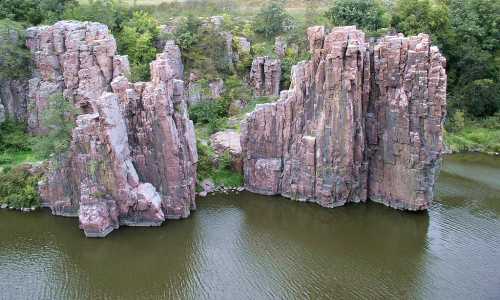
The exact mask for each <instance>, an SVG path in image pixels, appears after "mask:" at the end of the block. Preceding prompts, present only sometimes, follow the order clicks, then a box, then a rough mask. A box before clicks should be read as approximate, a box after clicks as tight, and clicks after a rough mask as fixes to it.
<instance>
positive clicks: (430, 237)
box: [0, 155, 500, 299]
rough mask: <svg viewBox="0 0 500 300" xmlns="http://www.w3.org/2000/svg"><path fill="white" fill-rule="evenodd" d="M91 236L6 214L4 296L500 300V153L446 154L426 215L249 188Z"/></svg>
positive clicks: (2, 225) (1, 215) (60, 221)
mask: <svg viewBox="0 0 500 300" xmlns="http://www.w3.org/2000/svg"><path fill="white" fill-rule="evenodd" d="M198 203H199V209H198V211H196V212H195V213H194V214H193V215H192V217H191V218H190V219H187V220H183V221H173V222H168V223H167V224H166V225H164V226H162V227H160V228H154V229H142V228H122V229H120V230H118V231H115V232H113V233H112V234H111V235H110V236H109V238H107V239H104V240H98V239H86V238H84V237H83V234H82V232H80V230H79V229H78V226H77V220H76V219H67V218H61V217H52V216H50V215H49V214H48V213H47V212H46V211H44V212H38V213H33V214H21V213H17V212H10V211H0V299H4V298H5V299H139V298H141V299H157V298H170V299H205V298H214V299H266V298H287V299H291V298H294V299H297V298H300V299H321V298H364V299H388V298H392V299H422V298H427V299H428V298H432V299H450V298H453V299H477V298H483V299H500V158H494V157H487V156H482V155H455V156H451V157H447V158H446V160H445V162H444V165H443V171H442V173H441V176H440V180H439V184H438V199H436V201H435V203H434V205H433V207H432V209H431V210H430V211H429V212H428V213H405V212H400V211H395V210H392V209H389V208H386V207H384V206H382V205H378V204H374V203H369V204H367V205H362V204H360V205H349V206H347V207H341V208H335V209H323V208H320V207H318V206H316V205H313V204H305V203H298V202H293V201H289V200H285V199H282V198H279V197H264V196H257V195H252V194H249V193H243V194H239V195H228V196H220V195H218V196H213V197H208V198H205V199H202V200H199V201H198Z"/></svg>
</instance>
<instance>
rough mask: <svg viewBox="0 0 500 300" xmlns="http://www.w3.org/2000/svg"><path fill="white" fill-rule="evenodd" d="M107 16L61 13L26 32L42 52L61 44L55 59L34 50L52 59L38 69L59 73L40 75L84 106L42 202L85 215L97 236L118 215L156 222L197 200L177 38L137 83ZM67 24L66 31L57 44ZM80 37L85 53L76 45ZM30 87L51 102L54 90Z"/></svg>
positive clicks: (119, 219) (133, 222) (122, 219)
mask: <svg viewBox="0 0 500 300" xmlns="http://www.w3.org/2000/svg"><path fill="white" fill-rule="evenodd" d="M60 23H63V24H60ZM102 26H103V25H101V24H97V23H86V22H85V23H79V22H59V23H56V24H55V25H54V26H49V27H37V28H32V29H30V30H31V31H32V32H36V34H35V35H32V38H31V39H30V40H28V44H32V45H31V48H32V49H45V50H37V51H42V52H41V53H38V52H36V51H35V52H34V53H35V54H37V53H38V55H40V56H41V55H42V53H44V52H43V51H48V53H51V51H56V50H55V49H59V48H60V49H63V50H62V53H63V54H57V55H54V60H53V61H52V64H51V65H50V67H48V68H45V67H46V65H45V64H44V63H43V62H45V61H46V59H47V58H43V57H38V58H37V57H35V60H36V59H38V61H36V62H37V66H38V67H44V68H45V69H40V74H52V75H51V76H48V75H47V76H45V75H42V76H41V77H40V78H35V80H32V82H36V83H37V84H39V85H44V84H45V85H48V86H51V85H52V86H56V87H57V88H54V89H53V90H54V91H58V90H63V91H64V94H65V95H69V97H70V99H72V100H73V101H74V103H75V104H76V105H78V106H80V107H81V108H82V109H83V110H84V113H85V114H82V115H80V116H78V118H77V121H76V125H77V126H76V128H75V129H74V130H73V136H72V142H71V147H70V150H69V151H68V152H67V153H65V154H64V155H63V156H62V157H60V158H59V159H58V160H57V161H55V162H52V163H51V166H50V168H49V171H48V172H47V177H46V179H45V180H44V181H43V182H41V184H40V194H41V198H42V203H43V205H44V206H47V207H50V208H51V210H52V212H53V213H54V214H57V215H64V216H78V217H79V220H80V227H81V228H82V229H83V230H84V232H85V234H86V235H87V236H89V237H102V236H106V235H107V234H108V233H109V232H111V231H112V230H113V229H116V228H118V227H119V226H120V225H129V226H157V225H160V224H161V223H162V222H163V221H164V220H165V219H178V218H185V217H187V216H189V214H190V210H191V209H195V203H194V195H195V178H196V162H197V159H198V158H197V153H196V148H195V147H196V146H195V135H194V127H193V123H192V122H191V121H190V120H189V118H188V114H187V107H186V101H185V97H184V83H183V81H181V80H179V79H177V78H178V77H179V74H181V73H180V72H179V70H182V67H181V66H179V65H178V64H179V63H180V60H179V59H178V58H179V57H178V56H177V54H176V51H175V45H171V44H167V45H166V47H165V49H166V51H165V52H164V53H161V54H158V55H157V58H156V60H155V61H154V62H152V63H151V78H152V80H151V82H141V83H130V82H129V81H128V79H127V77H126V76H125V75H127V74H128V61H127V59H126V57H123V56H119V55H117V54H116V45H115V43H114V39H113V38H112V37H111V36H110V35H109V34H108V33H107V28H105V26H104V27H102ZM61 28H63V29H64V30H65V31H64V34H63V37H64V38H65V39H64V40H63V41H62V42H61V43H62V44H58V43H59V42H57V43H56V42H54V41H58V39H57V38H56V37H57V36H59V34H60V33H59V30H60V29H61ZM82 31H83V33H82ZM96 32H98V33H96ZM94 33H95V34H94ZM96 36H99V37H101V38H104V39H95V37H96ZM72 37H77V38H75V39H73V38H72ZM42 41H45V42H46V43H42ZM75 41H77V42H75ZM75 43H76V44H78V47H77V48H78V49H79V50H78V51H76V52H77V53H73V52H74V51H70V52H69V53H68V49H73V48H74V47H73V45H74V44H75ZM34 45H44V46H43V47H42V48H41V47H40V46H34ZM64 49H65V50H66V51H64ZM88 49H92V51H87V50H88ZM89 52H90V53H89ZM67 56H71V57H73V56H75V57H76V58H75V59H76V61H74V62H73V63H75V65H73V64H71V65H67V64H66V63H68V62H66V61H65V59H66V58H67ZM60 59H61V61H59V60H60ZM68 68H70V70H68ZM70 71H71V72H70ZM73 71H74V72H73ZM68 72H70V74H69V75H68V74H67V73H68ZM60 74H63V75H64V74H66V75H64V76H62V78H61V77H59V76H60ZM75 74H76V77H74V76H70V75H75ZM89 76H97V77H98V78H91V77H89ZM54 78H55V79H57V80H54ZM108 78H109V80H108ZM30 83H31V82H30ZM48 90H49V91H52V90H51V89H48ZM30 93H31V94H33V95H35V96H34V98H32V99H33V101H34V103H35V105H36V108H37V110H38V111H43V108H44V107H43V105H44V102H43V99H47V97H48V96H47V97H45V94H44V95H43V97H41V96H40V95H41V94H40V93H41V91H40V90H39V89H38V90H37V89H32V90H31V89H30ZM49 94H50V93H49V92H47V95H49ZM33 128H37V127H33ZM38 129H40V128H39V127H38Z"/></svg>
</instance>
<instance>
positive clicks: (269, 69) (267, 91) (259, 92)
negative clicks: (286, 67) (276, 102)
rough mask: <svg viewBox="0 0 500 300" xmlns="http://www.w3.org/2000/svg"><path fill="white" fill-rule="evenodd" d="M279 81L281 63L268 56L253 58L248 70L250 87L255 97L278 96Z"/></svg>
mask: <svg viewBox="0 0 500 300" xmlns="http://www.w3.org/2000/svg"><path fill="white" fill-rule="evenodd" d="M280 81H281V61H280V60H279V59H273V58H270V57H268V56H264V57H262V56H259V57H256V58H254V60H253V62H252V69H251V70H250V86H251V87H252V88H253V90H254V94H255V96H257V97H261V96H278V95H279V92H280V91H279V89H280Z"/></svg>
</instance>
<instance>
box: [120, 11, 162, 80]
mask: <svg viewBox="0 0 500 300" xmlns="http://www.w3.org/2000/svg"><path fill="white" fill-rule="evenodd" d="M158 25H159V24H158V22H157V21H156V19H155V18H154V17H152V16H151V15H149V14H147V13H146V12H134V13H133V16H132V19H130V20H128V21H127V22H126V23H124V24H123V29H122V30H121V32H120V34H119V35H118V48H119V49H120V52H122V53H125V54H127V55H128V58H129V61H130V65H131V67H130V73H131V79H132V81H148V80H149V78H150V72H149V63H150V62H151V61H153V60H154V59H155V57H156V48H155V47H154V45H155V42H156V40H157V39H158V36H159V34H160V31H159V29H158Z"/></svg>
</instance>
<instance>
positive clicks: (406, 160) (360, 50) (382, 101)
mask: <svg viewBox="0 0 500 300" xmlns="http://www.w3.org/2000/svg"><path fill="white" fill-rule="evenodd" d="M308 37H309V42H310V50H311V53H312V55H313V58H312V60H311V61H308V62H303V63H300V64H298V65H296V66H294V68H293V69H292V86H291V89H290V90H288V91H283V92H282V93H281V95H280V100H279V101H277V102H275V103H270V104H264V105H259V106H258V107H257V109H256V110H255V111H254V112H252V113H251V114H249V115H248V117H247V119H246V120H245V121H244V122H243V123H242V126H241V133H242V134H241V144H242V151H243V159H244V174H245V188H246V189H247V190H249V191H253V192H256V193H261V194H268V195H273V194H281V195H283V196H285V197H289V198H292V199H296V200H300V201H310V202H315V203H318V204H320V205H322V206H325V207H335V206H339V205H343V204H345V203H347V202H364V201H366V200H367V199H372V200H375V201H379V202H382V203H385V204H386V205H389V206H393V207H396V208H401V209H409V210H421V209H426V208H428V207H429V205H430V203H431V201H432V198H433V193H432V188H433V186H434V182H435V179H436V174H437V169H438V166H439V158H440V156H441V153H442V151H443V141H442V129H443V120H444V116H445V111H446V109H445V108H446V74H445V70H444V63H445V62H444V58H443V57H442V56H441V55H440V53H439V51H438V49H437V48H435V47H431V46H430V41H429V37H428V36H427V35H423V34H421V35H419V36H417V37H410V38H405V37H403V36H402V35H399V36H395V37H386V38H384V39H382V40H380V41H378V42H377V43H376V45H374V46H373V47H372V46H370V45H368V43H366V42H365V36H364V34H363V32H361V31H359V30H357V29H356V28H355V27H338V28H334V29H333V31H332V32H331V33H329V34H325V29H324V28H323V27H313V28H310V29H309V30H308Z"/></svg>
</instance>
